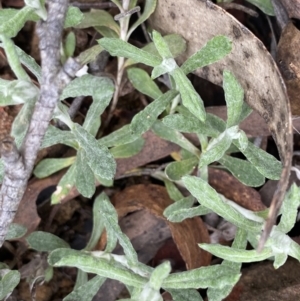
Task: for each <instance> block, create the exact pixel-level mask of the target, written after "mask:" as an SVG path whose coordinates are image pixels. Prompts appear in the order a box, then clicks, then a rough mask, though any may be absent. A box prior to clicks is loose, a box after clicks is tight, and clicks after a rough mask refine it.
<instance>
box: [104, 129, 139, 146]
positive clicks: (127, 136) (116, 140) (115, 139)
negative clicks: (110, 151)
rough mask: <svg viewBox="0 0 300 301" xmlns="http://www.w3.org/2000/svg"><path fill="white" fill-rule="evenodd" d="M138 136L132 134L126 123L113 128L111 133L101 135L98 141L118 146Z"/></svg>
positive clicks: (106, 144)
mask: <svg viewBox="0 0 300 301" xmlns="http://www.w3.org/2000/svg"><path fill="white" fill-rule="evenodd" d="M138 138H139V135H136V134H135V135H133V134H132V132H131V129H130V124H126V125H124V126H123V127H121V128H120V129H118V130H115V131H114V132H112V133H111V134H109V135H107V136H105V137H102V138H101V139H99V140H98V141H99V142H100V143H101V144H103V145H105V146H107V147H111V146H118V145H123V144H127V143H131V142H133V141H135V140H136V139H138Z"/></svg>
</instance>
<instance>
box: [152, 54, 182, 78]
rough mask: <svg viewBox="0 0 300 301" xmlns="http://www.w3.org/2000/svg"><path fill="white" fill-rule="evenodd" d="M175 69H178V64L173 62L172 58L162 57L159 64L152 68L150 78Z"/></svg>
mask: <svg viewBox="0 0 300 301" xmlns="http://www.w3.org/2000/svg"><path fill="white" fill-rule="evenodd" d="M175 69H178V66H177V64H176V62H175V60H174V59H172V58H169V59H163V61H162V62H161V64H160V65H158V66H155V67H154V68H153V70H152V73H151V78H152V79H155V78H158V77H159V76H161V75H163V74H165V73H170V72H172V71H174V70H175Z"/></svg>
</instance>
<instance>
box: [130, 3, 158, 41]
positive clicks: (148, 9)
mask: <svg viewBox="0 0 300 301" xmlns="http://www.w3.org/2000/svg"><path fill="white" fill-rule="evenodd" d="M156 3H157V0H146V1H145V4H144V11H143V13H142V14H141V16H140V17H139V18H138V19H137V21H135V22H134V23H133V25H132V26H131V27H130V28H129V30H128V33H127V40H128V39H129V37H130V36H131V34H132V32H133V31H134V30H135V29H136V28H137V27H138V26H139V25H141V24H142V23H144V22H145V21H146V20H147V19H148V18H149V17H150V15H151V14H152V13H153V12H154V10H155V7H156Z"/></svg>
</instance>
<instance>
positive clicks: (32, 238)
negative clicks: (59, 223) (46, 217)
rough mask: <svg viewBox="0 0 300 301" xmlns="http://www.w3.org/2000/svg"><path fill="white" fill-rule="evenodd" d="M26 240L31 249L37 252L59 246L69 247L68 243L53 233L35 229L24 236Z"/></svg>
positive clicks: (47, 250)
mask: <svg viewBox="0 0 300 301" xmlns="http://www.w3.org/2000/svg"><path fill="white" fill-rule="evenodd" d="M26 241H27V243H28V244H29V247H30V248H31V249H34V250H36V251H39V252H51V251H53V250H55V249H59V248H69V245H68V244H67V243H66V242H65V241H64V240H62V239H61V238H59V237H57V236H56V235H54V234H51V233H48V232H43V231H35V232H32V233H31V234H30V235H29V236H27V237H26Z"/></svg>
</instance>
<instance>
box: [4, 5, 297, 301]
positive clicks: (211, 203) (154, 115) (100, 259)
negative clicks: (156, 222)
mask: <svg viewBox="0 0 300 301" xmlns="http://www.w3.org/2000/svg"><path fill="white" fill-rule="evenodd" d="M112 2H114V4H116V6H117V7H119V9H120V12H121V14H120V15H119V16H118V18H117V19H118V20H119V21H118V22H116V21H115V20H114V19H113V18H112V17H111V15H110V14H109V13H107V12H106V11H103V10H95V11H92V12H88V13H82V12H80V11H79V10H78V9H76V8H74V7H69V9H68V13H67V17H66V20H65V27H77V28H86V27H91V26H93V27H95V29H96V30H97V31H99V32H100V33H101V34H102V36H103V38H101V39H100V40H98V45H96V46H94V47H92V48H90V49H88V50H86V51H85V52H83V53H81V54H80V55H79V57H78V58H77V59H78V60H79V61H80V63H81V64H82V65H85V64H88V63H89V62H91V61H92V60H94V59H95V57H96V56H97V55H98V54H99V53H100V52H101V51H103V50H104V49H105V50H107V51H108V52H109V53H110V54H111V55H112V56H117V57H118V73H117V79H116V86H115V85H114V83H113V82H112V81H111V80H110V79H108V78H107V77H96V76H93V75H91V74H85V75H83V76H80V77H77V78H75V79H74V80H73V81H71V82H70V83H69V84H68V85H67V86H66V87H65V88H64V90H63V92H62V94H61V96H60V100H61V101H62V100H64V99H65V98H68V97H78V96H92V99H93V102H92V104H91V106H90V108H89V110H88V112H87V115H86V118H85V120H84V123H83V124H82V125H79V124H77V123H75V122H73V121H72V119H71V118H70V115H69V112H68V110H67V108H66V106H65V105H64V104H63V103H62V102H61V101H60V102H58V104H57V105H56V108H55V111H54V114H53V119H54V120H60V121H61V122H63V123H64V124H66V125H67V127H68V128H69V129H68V130H61V129H60V128H58V127H55V126H54V125H50V126H49V128H48V130H47V132H46V135H45V137H44V139H43V144H42V146H41V147H42V148H44V147H49V146H51V145H55V144H58V143H64V144H66V145H68V146H70V147H72V148H74V149H75V150H76V151H77V152H76V156H73V157H69V158H63V159H45V160H43V161H41V162H40V163H39V164H38V165H37V166H36V167H35V169H34V175H35V176H36V177H39V178H42V177H47V176H49V175H51V174H53V173H54V172H57V171H59V170H61V169H63V168H66V167H69V169H68V171H67V172H66V173H65V175H64V176H63V178H62V179H61V181H60V182H59V184H58V186H57V190H56V192H55V193H54V194H53V195H52V203H53V204H56V203H59V202H60V200H61V199H62V198H63V197H64V196H65V195H67V194H68V192H69V191H70V189H71V188H72V187H74V186H75V187H76V188H77V189H78V191H79V192H80V193H81V194H82V195H83V196H85V197H89V198H90V197H92V196H93V195H94V193H95V182H96V181H99V182H101V183H102V184H104V185H112V184H113V178H114V174H115V169H116V163H115V158H120V157H130V156H132V155H134V154H136V153H138V152H139V151H140V150H141V149H142V147H143V144H144V139H143V137H142V135H143V133H145V132H146V131H148V130H150V131H153V132H154V133H155V134H156V135H158V136H160V137H161V138H163V139H166V140H169V141H171V142H173V143H176V144H178V145H179V146H180V147H181V148H182V153H183V154H184V155H183V156H182V159H181V160H178V161H174V162H171V163H170V164H169V165H168V166H167V167H166V168H165V171H164V172H156V173H155V174H154V175H153V176H155V177H156V178H159V179H161V180H163V181H165V183H166V187H167V190H168V192H169V194H170V196H171V198H172V199H173V200H174V204H172V205H171V206H169V207H168V208H167V209H166V210H165V212H164V215H165V216H166V217H167V218H168V219H169V220H170V221H172V222H181V221H182V220H184V219H186V218H190V217H193V216H201V215H205V214H207V213H209V212H215V213H216V214H218V215H219V216H221V217H223V218H224V219H225V220H226V221H228V222H230V223H232V224H234V225H235V226H236V227H237V232H236V236H235V239H234V241H233V244H232V246H231V247H225V246H221V245H219V244H200V245H199V247H200V248H202V249H204V250H207V251H208V252H210V253H212V254H214V255H216V256H218V257H220V258H223V259H224V260H223V262H222V263H221V264H219V265H214V266H209V267H201V268H198V269H194V270H190V271H185V272H178V273H173V274H170V272H171V266H170V263H169V262H164V263H162V264H161V265H159V266H158V267H156V268H151V267H149V266H147V265H145V264H142V263H140V262H139V261H138V258H137V253H136V252H135V250H134V248H133V247H132V245H131V243H130V240H129V239H128V237H127V236H126V235H124V234H123V233H122V231H121V229H120V227H119V225H118V216H117V213H116V211H115V209H114V207H113V206H112V204H111V203H110V201H109V199H108V197H107V196H106V195H105V194H104V193H102V194H100V195H98V196H97V197H96V198H95V201H94V208H93V221H94V226H93V231H92V235H91V238H90V241H89V243H88V245H87V246H86V247H85V248H84V250H81V251H76V250H72V249H70V247H69V246H68V244H67V243H66V242H64V241H63V240H62V239H60V238H58V237H56V236H54V235H53V234H50V233H46V232H41V231H37V232H33V233H32V234H30V235H29V236H28V237H27V238H26V241H27V242H28V244H29V246H30V247H31V248H33V249H35V250H37V251H39V252H48V253H49V255H48V263H49V267H48V269H47V270H46V272H45V280H49V279H51V275H52V269H53V267H60V266H69V267H77V268H78V277H77V283H76V288H75V289H74V291H73V292H72V293H71V294H69V295H68V296H67V297H65V298H64V300H73V301H74V300H86V301H88V300H92V298H93V296H94V295H95V294H96V292H97V291H98V289H99V288H100V287H101V285H102V284H103V283H104V281H105V279H106V278H111V279H115V280H119V281H120V282H122V283H124V284H125V285H126V286H127V288H128V291H129V292H130V295H131V297H130V299H127V300H138V301H156V300H157V301H158V300H162V297H161V295H160V290H161V289H164V290H166V291H168V292H170V293H171V295H172V297H173V299H174V300H176V301H177V300H180V301H181V300H189V301H200V300H202V297H201V296H200V294H199V293H198V292H197V290H196V289H199V288H208V291H207V294H208V298H209V300H210V301H217V300H223V299H224V298H225V297H226V296H227V295H228V294H229V293H230V291H231V290H232V288H233V286H234V285H235V283H236V282H237V281H238V279H239V278H240V268H241V264H242V263H243V262H254V261H261V260H264V259H268V258H272V259H273V260H274V266H275V268H278V267H280V266H281V265H283V264H284V263H285V261H286V259H287V256H288V255H290V256H292V257H294V258H296V259H298V260H299V259H300V248H299V246H298V245H297V244H296V243H295V242H294V241H293V240H291V239H290V238H289V237H288V236H287V235H286V233H287V232H289V231H290V229H291V228H292V227H293V225H294V223H295V219H296V215H297V207H298V206H299V200H298V198H297V195H298V194H299V189H298V188H297V187H296V186H292V187H291V189H290V191H289V192H288V193H287V195H286V199H285V202H284V206H283V208H282V211H281V213H282V217H281V220H280V223H279V225H278V226H275V227H274V229H273V231H272V234H271V237H270V239H269V240H268V242H267V244H266V247H265V249H264V250H263V251H262V252H260V253H257V252H256V250H255V248H256V247H257V244H258V238H259V236H260V234H261V231H262V228H263V224H264V221H265V218H266V216H267V212H258V213H257V212H252V211H250V210H247V209H244V208H242V207H240V206H239V205H237V204H235V203H233V202H232V201H231V200H228V199H226V198H225V197H224V196H222V195H220V194H219V193H217V192H216V191H215V190H214V189H213V188H212V187H211V186H210V185H209V183H208V166H209V167H210V168H213V167H214V165H215V163H216V162H217V164H218V167H220V166H222V167H223V168H224V169H226V170H228V172H230V173H231V174H232V175H233V176H235V177H236V178H237V179H238V180H239V181H241V182H242V183H243V184H245V185H248V186H252V187H258V186H261V185H262V184H263V183H264V181H265V178H269V179H274V180H276V179H278V178H279V177H280V172H281V164H280V162H279V161H277V160H276V159H275V158H274V157H272V156H271V155H269V154H267V153H266V152H264V151H263V150H261V149H260V148H258V147H256V146H255V145H254V144H253V143H252V142H251V141H249V140H248V138H247V136H246V134H245V133H244V132H243V131H242V130H241V129H240V128H239V124H240V123H241V121H243V120H244V119H245V118H246V117H247V116H248V115H249V113H250V112H251V109H250V108H249V107H248V106H247V105H246V104H245V102H244V101H243V99H244V91H243V89H242V87H241V86H240V84H239V83H238V82H237V80H236V78H235V76H234V74H232V73H231V72H230V71H228V70H224V72H223V89H224V92H225V100H226V103H227V116H228V117H227V120H226V122H225V121H223V120H221V119H220V118H218V117H217V116H215V115H212V114H208V113H206V111H205V108H204V105H203V102H202V99H201V97H200V96H199V94H198V93H197V92H196V91H195V89H194V87H193V86H192V84H191V82H190V81H189V79H188V78H187V74H189V73H191V72H193V71H195V70H196V69H198V68H201V67H204V66H206V65H209V64H212V63H214V62H216V61H218V60H220V59H222V58H223V57H224V56H226V55H227V54H228V53H230V51H231V42H230V40H229V39H228V38H227V37H224V36H216V37H214V38H212V39H211V40H210V41H207V44H206V45H205V46H204V47H203V48H202V49H200V50H199V51H198V52H197V53H195V54H194V55H192V56H191V57H190V58H189V59H188V60H187V61H185V62H184V63H183V65H181V66H178V65H177V63H176V61H175V60H174V58H175V57H176V56H177V55H179V54H180V53H182V52H183V51H184V50H185V41H184V40H183V39H182V38H181V37H180V36H178V35H168V36H165V37H162V36H161V34H160V33H158V32H156V31H153V32H152V40H153V42H151V43H149V44H148V45H146V46H145V47H144V48H143V49H139V48H137V47H135V46H133V45H131V44H129V43H128V38H129V37H130V35H131V33H132V32H133V31H134V30H135V29H136V28H137V27H138V26H139V25H140V24H142V23H143V22H144V21H145V20H146V19H147V18H148V17H149V16H150V14H151V13H152V12H153V11H154V9H155V6H156V1H155V0H146V1H145V7H144V11H143V13H142V14H141V15H140V17H139V18H138V19H137V21H136V22H135V23H134V24H133V25H132V26H131V27H129V20H130V14H128V13H125V12H128V11H138V9H137V8H136V2H137V1H135V0H131V1H123V2H122V4H121V2H119V1H118V0H114V1H112ZM26 4H27V5H26V6H25V7H24V8H22V9H21V10H12V9H7V10H1V11H0V18H1V20H2V22H1V24H2V25H1V26H0V39H1V44H0V46H1V47H3V48H4V50H5V52H6V55H7V58H8V62H9V64H10V67H11V68H12V70H13V72H14V73H15V75H16V78H17V79H16V80H14V81H7V80H0V85H1V88H2V89H1V92H0V93H1V95H0V104H1V105H2V106H8V105H17V104H23V107H22V109H21V111H20V113H19V114H18V116H17V117H16V119H15V121H14V123H13V126H12V131H11V135H12V136H13V137H14V138H15V141H16V144H17V146H20V145H22V142H23V140H24V137H25V134H26V131H27V128H28V124H29V122H30V118H31V116H32V112H33V108H34V104H35V102H36V100H37V97H38V95H39V93H40V92H39V89H38V88H37V87H36V86H35V85H34V84H33V83H32V81H31V80H30V78H29V76H28V75H27V73H26V72H25V70H24V68H23V67H22V65H24V66H26V67H27V68H28V69H29V70H30V71H31V72H32V73H33V74H34V75H35V76H36V78H37V79H38V81H39V82H41V79H42V71H41V68H40V66H39V65H38V64H37V63H36V62H35V61H34V59H33V58H31V57H30V56H28V55H27V54H26V53H25V52H24V51H22V50H21V49H20V48H18V47H17V46H15V45H14V43H13V42H12V38H13V37H14V36H16V34H17V33H18V32H19V31H20V29H21V28H22V27H23V25H24V23H25V22H26V21H27V20H33V21H38V20H39V19H40V18H42V19H46V18H47V11H46V9H45V7H44V4H43V2H42V1H38V0H37V1H29V0H28V1H26ZM74 49H75V40H74V36H73V35H72V33H71V34H69V35H68V36H67V38H66V41H65V43H64V45H63V46H62V47H61V51H62V57H61V60H62V62H64V61H66V60H67V59H68V57H70V56H72V55H73V52H74ZM136 63H142V64H145V65H147V66H151V67H152V68H153V69H152V74H151V77H150V76H149V75H148V73H147V72H145V71H144V70H143V69H141V68H137V67H134V65H135V64H136ZM125 70H126V72H127V75H128V78H129V80H130V81H131V83H132V84H133V86H134V87H135V88H136V89H137V90H139V91H140V92H141V93H143V94H144V95H146V96H148V97H150V98H152V99H153V101H152V102H151V103H150V104H149V105H148V106H147V107H146V108H145V109H144V110H142V111H141V112H139V113H138V114H137V115H136V116H135V117H134V118H133V120H132V122H131V123H130V124H128V125H126V126H124V127H122V128H121V129H119V130H117V131H115V132H113V133H111V134H109V135H108V136H105V137H101V138H100V139H96V138H95V137H96V134H97V133H98V131H99V128H100V125H101V119H100V116H101V114H102V113H103V112H104V110H105V109H107V107H108V106H109V104H110V102H111V101H112V108H114V106H115V105H116V101H117V99H118V95H119V88H120V83H121V80H122V76H123V74H124V71H125ZM162 76H163V77H164V79H167V81H168V82H169V89H168V91H167V92H165V93H163V92H162V91H161V90H160V88H159V87H158V86H157V85H156V83H155V81H154V79H156V78H158V77H162ZM24 90H26V93H24ZM182 133H194V134H196V135H197V137H198V139H199V142H200V147H196V146H195V145H193V144H192V143H191V142H190V141H189V140H187V139H186V138H185V137H184V135H183V134H182ZM233 152H241V153H243V155H244V156H245V157H246V159H247V160H241V159H237V158H234V157H232V156H230V154H231V153H233ZM195 167H197V175H196V176H192V175H190V174H191V173H192V172H193V171H194V169H195ZM1 173H2V176H3V175H4V169H3V168H2V170H1ZM175 184H176V185H183V186H184V187H185V188H187V189H188V191H189V192H190V193H191V196H189V197H184V196H183V195H182V194H181V193H180V192H179V190H178V189H177V188H176V186H175ZM195 202H199V205H197V206H195ZM104 229H106V231H107V233H108V238H107V239H108V240H107V245H106V249H105V250H104V251H97V252H93V251H92V250H93V248H94V247H95V245H96V243H97V241H98V240H99V237H100V235H101V233H102V232H103V230H104ZM25 232H26V229H24V227H22V226H20V225H16V224H12V225H11V227H10V229H9V231H8V233H7V236H6V239H15V238H18V237H21V236H23V235H24V234H25ZM247 242H250V243H251V245H252V246H253V248H254V250H250V251H249V250H245V248H246V244H247ZM283 242H284V243H283ZM117 243H119V244H120V245H121V246H122V247H123V249H124V254H125V255H115V254H113V253H112V252H113V250H114V248H115V246H116V244H117ZM87 273H92V274H95V275H96V276H94V277H93V278H92V279H91V280H88V277H87ZM216 275H218V276H217V277H216ZM19 280H20V273H19V272H18V271H15V270H10V269H9V268H8V267H7V266H6V265H5V264H1V278H0V299H2V298H5V296H7V295H9V294H10V292H11V291H12V290H13V289H14V287H15V286H16V285H17V284H18V282H19Z"/></svg>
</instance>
